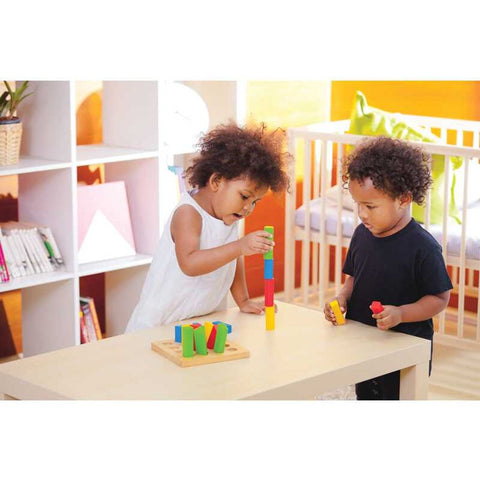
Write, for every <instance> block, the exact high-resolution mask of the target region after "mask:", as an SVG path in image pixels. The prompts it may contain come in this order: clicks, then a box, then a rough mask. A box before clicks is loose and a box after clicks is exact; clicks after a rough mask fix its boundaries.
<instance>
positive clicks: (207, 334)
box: [205, 322, 213, 341]
mask: <svg viewBox="0 0 480 480" xmlns="http://www.w3.org/2000/svg"><path fill="white" fill-rule="evenodd" d="M212 328H213V323H212V322H205V338H206V339H207V341H208V339H209V338H210V333H211V332H212Z"/></svg>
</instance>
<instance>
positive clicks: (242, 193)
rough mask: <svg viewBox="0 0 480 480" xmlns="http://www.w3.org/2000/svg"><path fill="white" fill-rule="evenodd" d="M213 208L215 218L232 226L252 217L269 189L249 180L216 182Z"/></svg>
mask: <svg viewBox="0 0 480 480" xmlns="http://www.w3.org/2000/svg"><path fill="white" fill-rule="evenodd" d="M215 189H216V191H215V195H214V197H213V202H212V207H213V211H214V216H215V217H216V218H218V219H221V220H223V223H225V225H232V224H233V223H234V222H236V221H237V220H241V219H242V218H245V217H247V216H248V215H250V214H251V213H252V211H253V209H254V208H255V205H256V204H257V202H258V201H259V200H261V199H262V198H263V197H264V196H265V194H266V193H267V192H268V187H266V186H262V185H258V184H257V183H255V182H252V181H251V180H250V179H249V178H246V177H244V178H235V179H233V180H225V179H224V178H220V179H217V180H216V185H215Z"/></svg>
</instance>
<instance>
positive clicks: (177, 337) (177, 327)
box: [175, 325, 182, 343]
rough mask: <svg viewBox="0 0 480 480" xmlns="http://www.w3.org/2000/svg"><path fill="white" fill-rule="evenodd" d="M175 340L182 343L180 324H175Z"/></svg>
mask: <svg viewBox="0 0 480 480" xmlns="http://www.w3.org/2000/svg"><path fill="white" fill-rule="evenodd" d="M175 342H177V343H182V326H181V325H175Z"/></svg>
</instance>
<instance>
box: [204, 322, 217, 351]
mask: <svg viewBox="0 0 480 480" xmlns="http://www.w3.org/2000/svg"><path fill="white" fill-rule="evenodd" d="M217 328H218V325H213V327H212V331H211V332H210V335H209V337H208V342H207V348H210V349H211V348H213V347H214V346H215V337H216V336H217Z"/></svg>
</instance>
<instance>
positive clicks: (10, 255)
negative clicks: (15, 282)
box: [0, 221, 64, 281]
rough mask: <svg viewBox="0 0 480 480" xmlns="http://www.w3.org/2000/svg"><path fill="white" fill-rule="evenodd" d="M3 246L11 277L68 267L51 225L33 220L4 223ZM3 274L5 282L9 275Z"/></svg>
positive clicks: (0, 226) (1, 229) (0, 228)
mask: <svg viewBox="0 0 480 480" xmlns="http://www.w3.org/2000/svg"><path fill="white" fill-rule="evenodd" d="M0 246H1V248H2V253H3V259H4V262H3V264H4V266H5V267H4V268H5V269H6V270H7V272H8V276H9V278H18V277H23V276H25V275H32V274H36V273H46V272H53V271H55V270H57V269H63V267H64V264H63V258H62V256H61V254H60V252H59V250H58V246H57V244H56V242H55V239H54V237H53V234H52V232H51V230H50V228H49V227H44V226H41V225H37V224H35V223H31V222H13V221H10V222H2V223H0ZM1 262H2V257H1V255H0V263H1ZM0 268H1V267H0ZM0 277H1V278H2V281H5V280H3V278H4V277H5V278H6V275H0Z"/></svg>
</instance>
